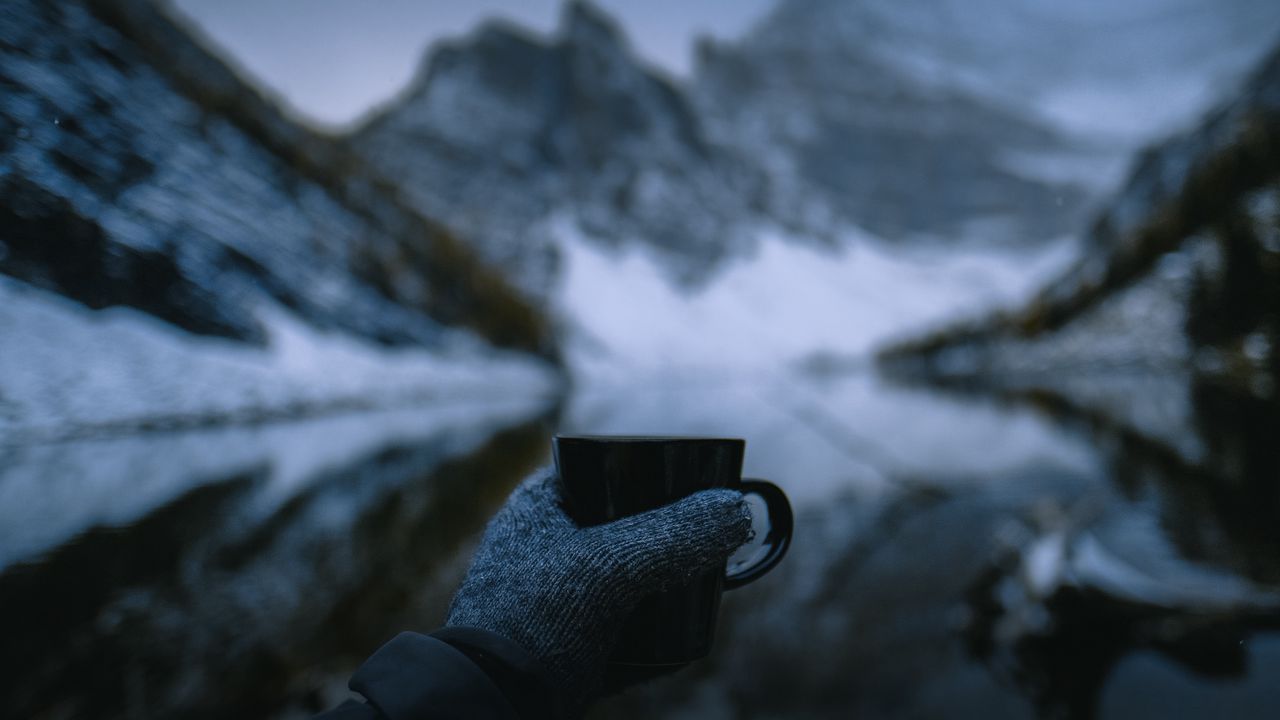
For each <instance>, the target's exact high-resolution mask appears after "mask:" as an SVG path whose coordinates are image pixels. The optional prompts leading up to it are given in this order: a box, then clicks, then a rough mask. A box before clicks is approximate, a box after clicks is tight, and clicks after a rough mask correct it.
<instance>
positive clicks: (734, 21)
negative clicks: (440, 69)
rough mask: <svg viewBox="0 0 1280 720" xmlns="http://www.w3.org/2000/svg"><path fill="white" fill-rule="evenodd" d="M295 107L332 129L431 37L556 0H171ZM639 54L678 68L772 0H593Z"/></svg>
mask: <svg viewBox="0 0 1280 720" xmlns="http://www.w3.org/2000/svg"><path fill="white" fill-rule="evenodd" d="M170 2H171V3H172V4H173V5H174V6H175V7H176V8H177V10H178V11H179V13H180V14H182V15H185V16H186V17H188V18H189V19H190V20H192V21H194V22H195V24H196V25H197V26H198V27H199V28H200V30H201V31H202V32H203V33H204V34H205V35H206V36H207V38H208V39H209V40H211V41H212V42H213V43H214V44H215V45H216V46H218V47H219V48H221V50H222V51H223V53H224V54H225V55H227V56H229V57H230V59H232V60H233V61H234V62H235V63H236V64H238V65H239V66H240V69H241V70H242V71H243V72H244V73H245V74H247V75H248V76H249V77H250V78H251V79H253V80H255V81H257V82H258V83H259V84H260V85H262V86H264V87H265V88H266V89H267V90H269V91H270V92H272V93H273V94H274V95H276V96H277V97H278V98H279V99H280V100H282V101H283V102H284V103H285V104H286V105H287V106H288V107H289V108H290V109H291V110H292V112H293V113H294V114H296V115H299V116H301V117H302V118H304V119H308V120H311V121H313V122H315V123H317V124H320V125H324V126H330V127H341V126H343V125H346V124H349V123H351V122H352V121H354V120H356V119H357V118H359V117H360V116H361V115H362V114H363V113H365V112H366V111H368V110H369V109H370V108H371V107H373V106H375V105H377V104H379V103H382V102H385V101H387V100H389V99H391V98H392V97H393V96H394V95H395V94H396V93H397V92H398V91H399V90H400V89H402V88H403V87H404V86H405V85H407V84H408V82H409V80H410V78H411V77H412V76H413V74H414V71H415V70H416V69H417V67H418V65H419V62H420V60H421V58H422V56H423V53H424V52H425V51H426V48H427V47H428V46H429V45H430V44H431V43H432V42H434V41H435V40H437V39H440V38H448V37H454V36H458V35H462V34H465V33H467V32H469V31H471V30H472V29H474V28H475V26H476V25H477V24H478V23H480V22H481V21H482V20H485V19H487V18H492V17H502V18H505V19H508V20H510V21H513V22H515V23H517V24H519V25H522V26H525V27H527V28H529V29H531V30H533V31H535V32H538V33H544V34H545V33H550V32H551V31H552V30H553V29H554V28H555V26H556V23H557V20H558V18H559V15H560V10H561V9H560V5H561V3H560V0H170ZM595 4H596V5H597V7H601V8H603V9H604V10H605V11H606V12H607V13H608V14H610V15H612V16H613V17H614V19H615V20H616V21H618V22H619V23H620V24H621V25H622V27H623V28H624V31H625V33H626V35H627V37H628V39H629V40H630V42H631V47H632V48H633V50H634V51H636V52H637V53H638V54H639V55H640V57H641V58H642V59H643V60H644V61H646V62H648V63H649V64H651V65H654V66H657V67H659V68H661V69H663V70H665V71H667V72H668V73H670V74H672V75H676V76H683V75H686V74H687V73H688V71H689V67H690V64H691V60H692V47H693V41H694V39H695V38H696V37H697V36H699V35H709V36H711V37H715V38H720V39H728V38H733V37H737V36H738V35H740V34H742V33H743V32H745V31H746V30H747V29H748V27H749V26H750V25H751V23H752V22H754V21H755V20H757V19H758V18H760V17H761V16H762V15H763V14H764V13H765V11H766V10H767V9H768V8H769V7H770V6H771V5H772V4H773V0H696V1H695V0H596V3H595Z"/></svg>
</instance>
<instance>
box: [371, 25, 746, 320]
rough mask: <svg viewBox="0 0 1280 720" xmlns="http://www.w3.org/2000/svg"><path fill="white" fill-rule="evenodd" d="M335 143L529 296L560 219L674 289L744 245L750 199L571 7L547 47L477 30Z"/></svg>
mask: <svg viewBox="0 0 1280 720" xmlns="http://www.w3.org/2000/svg"><path fill="white" fill-rule="evenodd" d="M351 142H352V144H353V146H354V147H355V148H356V150H357V152H358V153H359V154H360V155H362V156H363V157H365V158H368V159H369V161H370V162H371V163H372V164H373V165H375V166H377V167H379V168H380V169H382V170H383V171H384V172H385V173H386V174H387V175H388V176H389V177H393V178H395V179H396V180H397V182H399V184H400V185H401V186H402V187H403V188H404V189H405V192H406V194H407V196H408V197H409V198H410V199H411V201H412V202H413V203H414V204H415V206H416V207H418V208H420V209H422V210H423V211H425V212H426V213H428V214H430V215H432V216H434V217H439V218H442V219H443V220H444V221H445V222H446V223H449V224H450V225H451V226H452V227H454V228H455V229H456V230H457V231H458V232H459V233H461V234H462V235H464V236H465V237H467V238H469V239H471V240H472V241H473V242H474V243H475V244H476V246H477V247H478V248H479V249H480V250H481V252H482V253H483V254H484V255H485V256H486V257H487V259H489V260H490V261H491V262H493V263H495V264H496V265H498V266H499V267H502V268H504V269H506V270H507V271H508V273H509V275H510V277H512V279H513V280H515V281H516V282H518V283H520V284H521V285H522V286H524V287H525V288H526V289H528V290H529V291H530V292H532V293H534V294H537V295H541V294H544V293H545V292H546V290H547V288H548V285H549V284H550V282H551V279H552V278H553V277H554V275H555V273H556V267H557V253H556V249H555V244H554V239H553V237H552V235H553V230H552V228H551V226H550V221H551V220H553V219H554V218H556V217H558V216H559V215H560V214H562V213H568V214H569V215H570V216H571V218H572V221H573V222H574V223H575V224H577V225H579V226H580V227H581V228H582V229H583V231H584V232H586V233H587V234H589V235H590V236H591V237H592V238H594V239H596V240H598V241H601V242H603V243H606V244H618V243H622V242H626V241H631V240H639V241H640V242H643V243H645V244H647V245H649V246H651V247H652V248H654V249H655V250H656V251H657V252H658V253H659V254H660V255H661V256H662V257H663V258H664V259H666V260H668V261H669V262H668V265H669V268H670V269H671V270H672V274H673V275H674V276H675V277H676V278H679V279H684V280H688V279H691V278H693V277H695V276H698V275H701V274H703V273H704V271H705V269H706V268H707V267H708V266H709V265H711V264H713V263H714V262H715V261H717V260H719V259H721V258H722V257H723V256H724V255H726V254H727V253H729V252H732V251H734V250H736V249H739V248H740V247H741V246H743V245H744V244H746V243H747V242H748V241H749V235H748V230H747V228H746V227H745V224H746V223H747V222H748V221H749V219H750V205H749V203H750V201H751V198H752V197H753V196H754V195H755V194H756V192H757V191H756V188H757V187H758V185H759V183H760V178H759V176H758V173H757V172H756V171H755V170H754V169H753V168H751V167H750V166H749V165H748V164H747V163H746V162H744V161H743V160H742V159H741V158H739V157H737V156H736V155H735V154H734V153H732V152H730V151H729V150H727V149H726V148H723V147H720V146H718V145H717V144H716V142H715V139H714V138H711V137H709V136H708V135H707V133H706V132H705V130H704V128H703V123H702V121H701V119H700V118H699V117H698V115H697V113H696V111H695V110H694V108H693V107H692V106H691V105H690V103H689V101H688V98H687V97H686V96H685V94H684V93H683V92H682V91H681V90H680V89H678V88H677V87H675V86H674V85H673V84H671V82H669V81H668V80H666V79H664V78H662V77H660V76H658V75H656V74H654V73H653V72H652V71H650V70H648V69H647V68H645V67H643V66H641V65H640V64H638V63H637V61H636V60H635V58H634V57H633V55H632V54H631V51H630V49H629V48H628V46H627V43H626V41H625V39H624V38H623V36H622V33H621V31H620V30H619V29H618V28H617V27H616V26H614V25H613V23H612V22H611V21H610V20H609V19H607V18H605V17H603V16H602V15H600V14H599V12H598V11H596V10H595V9H594V8H591V7H590V6H588V5H586V4H582V3H571V4H569V5H567V6H566V10H565V14H564V17H563V22H562V25H561V27H560V30H559V32H558V34H557V35H556V36H555V37H553V38H550V39H542V38H536V37H532V36H530V35H528V34H526V33H524V32H522V31H521V30H519V29H517V28H513V27H509V26H506V25H503V24H499V23H490V24H487V25H484V26H482V27H481V28H480V29H479V30H477V31H476V32H475V33H474V34H472V35H471V36H469V37H466V38H464V39H461V40H459V41H457V42H452V43H448V44H446V45H443V46H441V47H438V48H437V49H436V50H435V51H434V52H433V53H432V54H431V55H430V57H429V58H427V60H426V61H425V63H424V65H423V69H422V71H421V73H420V76H419V78H418V79H417V80H416V81H415V82H414V83H413V85H412V86H411V87H410V88H409V89H408V90H407V91H406V92H405V94H404V96H403V98H402V99H401V100H399V101H398V102H396V103H394V104H393V105H391V106H389V107H388V108H386V109H385V110H383V111H382V112H381V113H379V114H377V115H376V116H375V117H373V118H372V119H371V120H369V121H368V122H367V124H365V125H364V126H363V127H362V128H360V129H359V130H358V131H357V132H356V133H355V134H354V136H353V137H352V138H351Z"/></svg>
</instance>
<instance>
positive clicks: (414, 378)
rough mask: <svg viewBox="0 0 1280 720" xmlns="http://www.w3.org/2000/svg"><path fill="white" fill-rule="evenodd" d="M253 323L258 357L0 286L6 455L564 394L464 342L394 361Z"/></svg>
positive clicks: (275, 319) (4, 282) (284, 325)
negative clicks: (261, 341) (24, 449)
mask: <svg viewBox="0 0 1280 720" xmlns="http://www.w3.org/2000/svg"><path fill="white" fill-rule="evenodd" d="M259 316H260V318H261V320H262V321H263V324H264V326H266V327H267V328H269V331H268V334H269V339H268V343H267V346H266V347H265V348H260V347H254V346H251V345H245V344H243V343H238V342H234V341H228V340H223V339H217V338H206V337H199V336H195V335H191V334H189V333H186V332H184V331H182V330H179V329H177V328H175V327H173V326H171V325H168V324H167V323H164V322H162V321H160V320H157V319H155V318H153V317H151V316H149V315H146V314H144V313H141V312H138V311H135V310H131V309H128V308H111V309H108V310H105V311H93V310H90V309H88V308H85V307H84V306H82V305H79V304H78V303H75V302H73V301H70V300H68V299H66V298H63V297H61V296H58V295H56V294H53V293H49V292H46V291H43V290H39V289H36V288H33V287H31V286H29V285H25V284H23V283H19V282H17V281H14V280H11V279H9V278H3V277H0V344H2V346H3V351H0V446H6V445H16V444H25V443H31V442H50V441H59V440H68V439H75V438H83V437H93V436H101V435H114V434H122V433H128V432H135V431H153V430H176V429H189V428H199V427H210V426H222V425H237V424H258V423H266V422H272V421H279V420H291V419H297V418H301V417H312V416H317V415H322V414H329V413H335V412H341V411H355V410H362V411H363V410H372V409H385V408H395V407H406V406H411V405H421V404H424V403H455V402H472V401H475V402H486V401H493V400H498V401H505V400H509V399H516V398H528V399H529V400H531V401H533V402H540V403H544V404H550V403H551V402H553V401H554V399H555V398H556V397H558V396H559V395H560V394H561V393H562V392H563V385H564V378H563V376H562V375H560V374H559V373H558V372H557V371H556V369H555V368H553V367H551V366H550V365H548V364H545V363H542V362H540V361H537V360H534V359H532V358H530V357H529V356H525V355H520V354H517V353H513V352H506V351H495V350H493V349H491V348H489V347H488V346H486V345H484V344H483V343H481V342H480V341H478V340H477V339H476V338H475V337H474V336H471V335H470V334H468V333H464V332H461V331H459V332H456V333H455V334H454V335H452V336H451V337H449V338H448V339H447V340H446V341H445V342H444V343H442V345H441V347H439V348H430V349H428V348H411V349H409V348H394V349H393V348H386V347H382V346H378V345H376V344H374V343H371V342H368V341H364V340H361V339H358V338H354V337H351V336H349V335H344V334H338V333H332V332H324V331H320V330H317V329H315V328H313V327H310V326H309V325H307V324H305V323H303V322H301V321H300V320H298V319H297V318H296V317H294V316H293V315H292V314H290V313H289V312H288V311H286V310H284V309H283V308H280V307H278V306H272V305H268V304H264V305H262V306H261V307H260V310H259Z"/></svg>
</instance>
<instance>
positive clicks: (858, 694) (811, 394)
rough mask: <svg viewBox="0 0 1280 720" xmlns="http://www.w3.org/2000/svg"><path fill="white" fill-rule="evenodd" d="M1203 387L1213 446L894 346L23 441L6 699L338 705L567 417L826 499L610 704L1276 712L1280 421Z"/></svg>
mask: <svg viewBox="0 0 1280 720" xmlns="http://www.w3.org/2000/svg"><path fill="white" fill-rule="evenodd" d="M1190 397H1191V401H1192V418H1193V422H1192V423H1191V424H1190V426H1191V427H1194V428H1195V432H1196V433H1197V435H1198V437H1197V438H1196V443H1195V444H1196V445H1197V446H1198V447H1201V448H1203V453H1202V457H1200V458H1197V459H1195V460H1194V461H1193V460H1190V459H1188V458H1187V457H1186V456H1185V454H1184V453H1182V452H1179V450H1178V449H1175V448H1170V447H1168V446H1167V445H1166V444H1164V443H1163V442H1161V441H1158V440H1154V439H1151V438H1149V437H1146V436H1143V435H1141V434H1139V433H1137V432H1135V431H1133V430H1132V429H1130V428H1129V427H1128V426H1126V425H1124V424H1123V423H1117V422H1114V421H1112V420H1110V419H1109V418H1108V417H1107V416H1106V415H1105V414H1101V413H1097V412H1091V411H1090V410H1089V409H1088V408H1083V407H1077V406H1073V405H1071V404H1070V403H1069V402H1067V401H1065V400H1062V399H1059V398H1055V397H1047V396H1044V395H1026V396H1012V395H1011V396H1007V397H990V396H978V395H973V394H965V393H955V392H950V391H940V390H936V389H927V388H919V387H901V386H894V385H890V384H887V383H886V382H884V381H883V380H881V379H879V378H877V377H875V376H874V375H872V374H870V373H869V372H862V371H854V372H850V373H847V374H835V375H828V376H819V375H801V374H787V375H776V376H751V377H721V378H719V379H717V380H712V379H709V378H707V377H701V376H692V377H679V376H676V375H673V374H666V375H664V374H662V373H658V374H655V375H654V376H651V377H638V378H632V379H631V381H630V382H628V383H627V384H625V385H624V386H617V387H614V386H600V385H595V386H593V385H586V386H585V387H581V388H579V390H578V392H577V393H576V394H575V395H574V396H573V397H571V398H569V399H568V402H567V406H566V407H565V408H563V409H561V410H560V411H557V412H552V414H551V415H548V414H546V413H540V412H539V411H536V410H535V411H530V410H528V409H524V410H521V411H520V412H498V413H494V412H490V413H488V414H485V413H480V412H477V413H475V414H468V413H467V412H465V411H458V412H457V413H455V414H454V415H446V416H443V417H440V416H438V415H437V416H433V417H431V418H428V419H424V418H422V417H421V415H420V414H415V413H412V412H404V413H400V414H394V413H393V414H386V415H379V416H350V417H349V418H346V419H342V418H336V419H330V420H325V421H313V422H312V423H310V424H306V423H304V424H300V425H296V426H268V427H262V428H241V429H227V430H224V431H206V432H203V433H184V434H174V435H165V434H156V435H148V436H135V437H130V438H116V439H103V440H93V441H89V440H86V441H83V442H78V443H68V444H64V445H58V446H38V447H12V448H7V449H4V450H0V452H2V453H3V458H4V463H3V470H0V508H3V512H4V514H5V515H6V517H4V518H2V519H0V520H3V522H2V523H0V526H3V528H4V529H3V530H2V531H0V532H2V533H3V542H2V543H0V546H2V547H3V548H4V550H3V555H0V564H3V569H0V604H2V605H3V607H4V608H5V609H6V613H5V614H4V617H3V619H2V620H0V625H2V628H0V630H2V631H3V633H4V637H5V638H6V642H5V644H4V650H3V651H0V672H2V673H3V677H5V678H6V681H5V683H4V686H3V691H2V692H3V697H0V702H2V703H3V706H4V707H5V708H6V712H13V713H14V714H15V716H23V717H26V716H35V717H62V716H72V717H74V716H107V717H136V716H175V715H181V716H184V717H191V716H206V715H207V716H227V715H235V716H245V717H251V716H262V715H265V716H281V717H282V716H305V715H306V714H307V713H309V712H310V711H312V710H315V709H318V708H320V707H325V706H328V705H331V704H333V703H335V702H337V701H338V700H339V699H340V698H341V697H343V696H344V690H343V687H342V686H343V684H344V683H345V679H346V676H347V675H348V674H349V673H350V671H351V670H352V669H353V668H354V667H355V665H356V664H358V663H359V662H360V661H361V660H362V659H363V658H364V657H365V656H366V655H367V653H368V652H370V651H371V650H372V649H373V648H375V647H376V646H377V645H378V644H379V643H380V642H381V641H383V640H385V639H386V638H388V637H390V636H391V635H392V634H394V633H395V632H397V631H398V630H401V629H406V628H414V629H429V628H431V627H433V626H434V625H436V624H437V623H438V622H439V621H440V619H441V617H442V616H443V613H444V609H445V607H446V604H447V602H448V598H449V595H450V593H451V592H452V590H453V588H454V586H455V584H456V583H457V581H458V579H459V578H460V575H461V573H462V572H463V570H464V569H465V565H466V561H467V558H468V557H469V553H470V552H471V549H472V548H473V546H474V542H475V540H476V535H477V533H478V532H479V530H480V528H481V527H482V526H483V523H484V521H485V519H486V518H487V517H488V516H489V515H490V514H491V513H492V511H493V510H494V509H495V508H496V507H497V505H498V504H499V503H500V502H501V500H502V498H503V497H504V496H505V495H506V493H507V492H508V491H509V489H510V488H511V487H512V486H513V485H514V484H515V483H516V482H518V481H519V479H520V478H521V477H522V476H524V475H525V474H526V473H527V472H528V471H529V470H531V469H532V468H533V467H535V466H536V465H537V464H539V463H542V462H545V461H546V459H547V451H548V439H549V436H550V434H551V432H552V431H553V430H564V431H569V432H582V431H591V432H598V433H611V432H619V433H621V432H628V433H645V432H653V433H664V434H703V435H706V434H716V435H736V436H741V437H745V438H746V439H747V441H748V448H747V456H748V460H747V463H748V466H747V472H748V474H752V475H759V476H763V477H769V478H771V479H773V480H775V481H777V482H779V483H780V484H782V485H783V486H784V487H785V488H787V490H788V491H789V493H790V494H791V495H792V497H793V500H794V502H795V505H796V510H797V536H796V539H795V544H794V546H793V550H792V554H791V555H789V557H788V559H787V561H786V562H785V563H783V564H782V565H781V566H780V567H779V568H778V569H777V570H776V571H774V572H773V573H771V574H770V575H769V576H767V577H765V578H764V579H762V580H761V581H759V582H758V583H756V584H754V585H752V586H750V587H749V588H745V589H742V590H738V591H735V592H733V593H730V594H728V595H726V597H725V610H724V612H723V613H722V615H721V618H722V620H721V626H720V630H719V633H720V634H719V639H718V647H717V650H716V652H715V653H714V654H713V656H712V657H711V658H709V659H707V660H706V661H703V662H700V663H697V664H695V665H693V666H691V667H689V668H687V669H685V670H683V671H681V672H679V673H677V674H675V675H673V676H671V677H668V678H664V679H661V680H659V681H656V682H654V683H651V684H648V685H645V686H642V687H638V688H633V689H631V690H629V691H627V692H625V693H624V694H622V695H620V696H617V697H615V698H611V699H609V700H606V701H605V702H603V703H602V704H601V705H600V706H598V707H597V709H596V710H595V712H594V713H593V716H595V717H611V718H612V717H620V718H628V717H636V718H640V717H646V718H649V717H699V718H719V717H864V718H874V717H969V716H980V717H1018V718H1020V717H1028V718H1029V717H1043V718H1057V717H1086V718H1087V717H1170V716H1192V717H1194V716H1205V715H1210V714H1218V713H1223V714H1226V715H1230V716H1233V717H1269V716H1272V715H1273V714H1274V711H1275V709H1276V708H1280V688H1277V687H1275V685H1274V683H1272V682H1269V681H1268V679H1269V678H1272V677H1274V676H1275V673H1276V672H1277V671H1278V670H1280V525H1277V523H1275V521H1274V519H1275V517H1276V511H1277V509H1278V505H1280V496H1278V495H1277V492H1280V491H1278V490H1277V487H1276V483H1275V480H1276V478H1277V477H1280V465H1278V462H1280V461H1278V457H1280V455H1278V453H1280V448H1277V446H1276V445H1275V443H1274V438H1276V437H1277V436H1278V433H1280V423H1278V421H1277V414H1276V409H1275V408H1274V407H1272V406H1270V405H1266V404H1264V403H1260V402H1257V401H1253V400H1250V399H1248V396H1247V395H1238V394H1235V393H1233V392H1231V391H1229V390H1227V389H1224V388H1221V387H1216V386H1210V385H1205V384H1200V385H1195V386H1193V390H1192V392H1191V393H1190ZM126 480H128V481H131V482H126ZM104 487H105V488H107V491H105V492H104V491H103V490H102V488H104ZM130 488H136V489H135V490H134V491H132V493H130V492H126V490H128V489H130ZM76 498H81V499H82V500H83V501H82V502H76V501H75V500H76ZM68 538H70V539H68Z"/></svg>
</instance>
